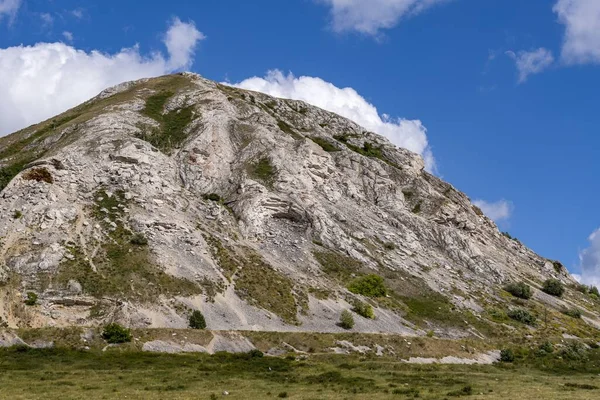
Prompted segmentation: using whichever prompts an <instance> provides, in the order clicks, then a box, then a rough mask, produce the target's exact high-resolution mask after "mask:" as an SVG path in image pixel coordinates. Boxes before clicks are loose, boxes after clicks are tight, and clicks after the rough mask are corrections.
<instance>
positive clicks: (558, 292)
mask: <svg viewBox="0 0 600 400" xmlns="http://www.w3.org/2000/svg"><path fill="white" fill-rule="evenodd" d="M542 290H543V291H544V293H547V294H549V295H551V296H556V297H561V296H562V295H563V294H564V293H565V287H564V285H563V284H562V283H561V281H559V280H558V279H548V280H546V281H545V282H544V285H543V286H542Z"/></svg>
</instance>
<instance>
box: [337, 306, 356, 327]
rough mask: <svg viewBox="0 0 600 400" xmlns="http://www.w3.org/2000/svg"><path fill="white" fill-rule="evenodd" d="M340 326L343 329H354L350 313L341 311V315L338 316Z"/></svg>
mask: <svg viewBox="0 0 600 400" xmlns="http://www.w3.org/2000/svg"><path fill="white" fill-rule="evenodd" d="M340 326H341V327H342V328H344V329H352V328H353V327H354V317H353V316H352V313H351V312H350V311H348V310H344V311H342V315H341V316H340Z"/></svg>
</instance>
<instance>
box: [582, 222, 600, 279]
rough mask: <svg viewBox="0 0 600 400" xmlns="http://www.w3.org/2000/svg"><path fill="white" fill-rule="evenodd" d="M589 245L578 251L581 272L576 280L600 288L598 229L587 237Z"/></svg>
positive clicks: (599, 239) (599, 238) (599, 231)
mask: <svg viewBox="0 0 600 400" xmlns="http://www.w3.org/2000/svg"><path fill="white" fill-rule="evenodd" d="M588 240H589V242H590V246H589V247H588V248H586V249H584V250H582V251H581V252H580V253H579V262H580V267H581V273H580V274H579V275H577V278H578V281H579V282H581V283H584V284H586V285H594V286H597V287H599V288H600V229H598V230H596V231H595V232H594V233H592V234H591V235H590V237H589V238H588Z"/></svg>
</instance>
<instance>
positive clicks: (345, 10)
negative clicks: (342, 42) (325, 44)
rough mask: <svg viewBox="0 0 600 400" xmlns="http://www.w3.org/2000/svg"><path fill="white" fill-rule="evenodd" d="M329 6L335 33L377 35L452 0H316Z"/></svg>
mask: <svg viewBox="0 0 600 400" xmlns="http://www.w3.org/2000/svg"><path fill="white" fill-rule="evenodd" d="M317 1H318V2H320V3H324V4H326V5H328V6H329V7H331V19H332V21H331V26H332V28H333V30H334V31H335V32H347V31H355V32H360V33H364V34H367V35H373V36H376V35H377V34H379V33H380V31H381V30H382V29H388V28H392V27H394V26H395V25H397V24H398V22H399V21H400V20H401V19H402V18H408V17H411V16H415V15H417V14H419V13H421V12H423V11H424V10H426V9H428V8H430V7H432V6H434V5H436V4H439V3H445V2H447V1H451V0H369V1H365V0H317Z"/></svg>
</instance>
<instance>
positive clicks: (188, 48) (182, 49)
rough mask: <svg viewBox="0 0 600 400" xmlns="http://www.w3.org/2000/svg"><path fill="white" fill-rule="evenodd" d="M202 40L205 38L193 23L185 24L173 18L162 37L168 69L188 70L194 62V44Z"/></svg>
mask: <svg viewBox="0 0 600 400" xmlns="http://www.w3.org/2000/svg"><path fill="white" fill-rule="evenodd" d="M204 39H206V36H204V34H203V33H202V32H200V31H199V30H198V29H196V26H195V25H194V23H193V22H187V23H186V22H182V21H181V20H180V19H179V18H174V19H173V21H172V23H171V27H170V28H169V30H168V31H167V34H166V35H165V37H164V42H165V45H166V46H167V49H168V50H169V63H168V65H169V69H172V70H176V69H182V68H189V67H190V66H191V64H192V61H193V60H194V51H195V50H196V43H198V41H200V40H204Z"/></svg>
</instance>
